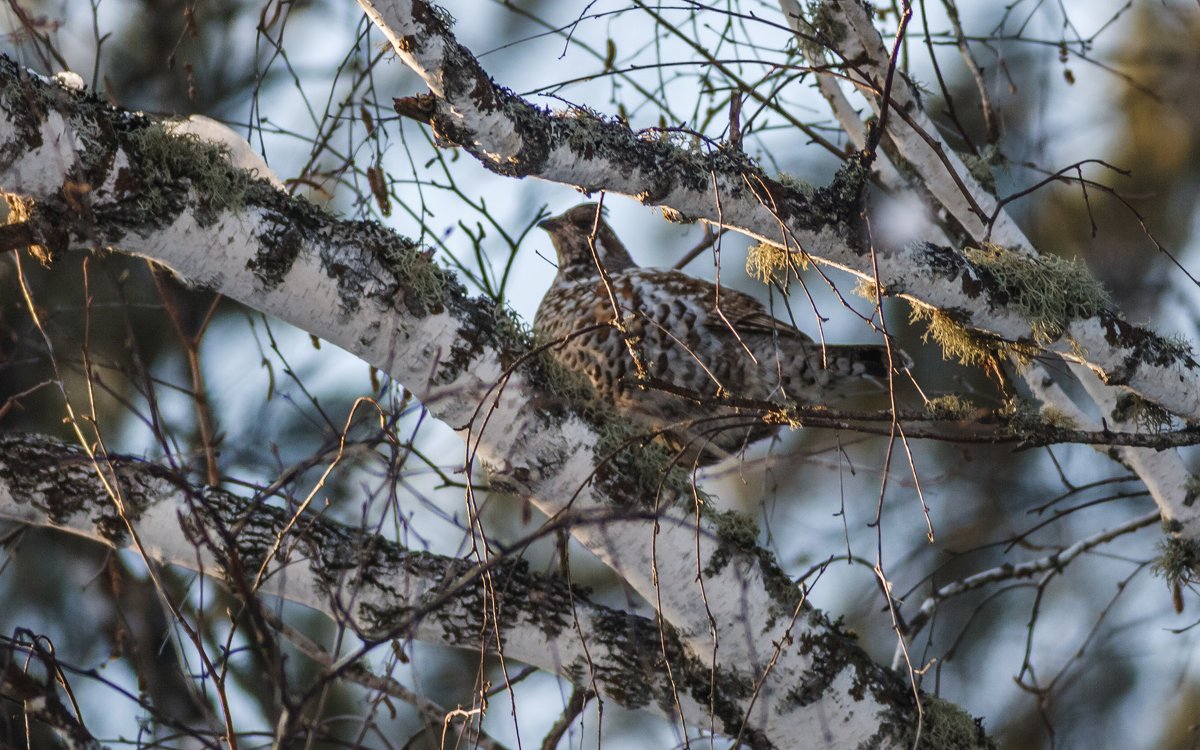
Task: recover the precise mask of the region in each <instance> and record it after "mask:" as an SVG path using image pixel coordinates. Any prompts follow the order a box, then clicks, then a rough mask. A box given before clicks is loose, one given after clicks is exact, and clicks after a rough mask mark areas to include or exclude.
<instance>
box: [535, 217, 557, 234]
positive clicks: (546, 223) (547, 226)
mask: <svg viewBox="0 0 1200 750" xmlns="http://www.w3.org/2000/svg"><path fill="white" fill-rule="evenodd" d="M554 227H555V221H554V219H553V218H549V219H543V220H542V221H539V222H538V229H544V230H546V231H547V232H549V231H550V230H551V229H554Z"/></svg>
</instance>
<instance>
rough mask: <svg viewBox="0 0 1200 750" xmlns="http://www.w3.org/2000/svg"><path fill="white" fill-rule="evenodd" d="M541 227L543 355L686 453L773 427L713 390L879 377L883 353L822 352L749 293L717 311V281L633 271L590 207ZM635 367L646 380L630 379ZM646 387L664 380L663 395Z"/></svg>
mask: <svg viewBox="0 0 1200 750" xmlns="http://www.w3.org/2000/svg"><path fill="white" fill-rule="evenodd" d="M542 226H543V228H544V229H546V230H547V231H548V232H549V233H550V236H551V239H552V241H553V243H554V246H555V250H556V251H557V253H558V259H559V270H558V274H557V276H556V277H555V279H554V283H553V284H552V285H551V287H550V290H549V291H548V292H547V293H546V296H545V297H544V298H543V299H542V303H541V306H540V307H539V308H538V311H537V315H536V317H535V318H534V328H535V330H536V331H538V333H539V335H540V336H541V338H542V339H543V340H544V341H561V342H562V343H561V344H560V345H557V346H555V347H553V348H552V349H551V352H552V354H553V356H554V357H555V358H556V359H557V360H558V361H559V362H560V363H561V364H562V365H563V366H565V367H567V368H569V369H571V370H574V371H577V372H580V373H582V374H584V375H586V376H587V377H588V378H589V379H590V380H591V382H592V385H593V387H594V388H595V391H596V395H597V397H598V398H600V399H601V400H603V401H605V402H608V403H611V404H613V405H614V406H615V407H616V408H617V409H618V410H619V411H621V412H622V413H624V414H626V415H627V416H629V417H630V418H631V419H633V420H634V421H636V422H638V423H640V424H644V425H646V426H648V427H650V428H652V429H655V430H665V432H666V437H667V438H668V439H669V440H670V442H671V443H672V444H673V445H674V446H675V447H676V448H677V449H681V450H683V451H684V452H685V454H686V455H687V456H688V457H690V458H694V457H697V456H699V458H700V460H701V462H702V463H707V462H709V461H710V460H716V459H717V458H720V457H722V456H724V455H726V454H728V453H732V452H736V451H737V450H739V449H740V448H741V447H742V446H743V445H744V444H746V443H747V442H749V441H753V440H757V439H760V438H763V437H766V436H768V435H770V434H772V433H773V432H774V431H775V430H776V429H777V427H776V426H775V425H769V424H766V423H764V422H762V421H761V419H759V417H758V414H757V413H755V412H753V411H749V412H745V411H740V410H739V409H737V408H735V407H733V406H730V405H728V404H726V403H722V402H721V399H720V396H722V395H728V396H733V397H736V398H742V399H754V400H758V401H771V402H774V403H780V404H782V403H786V402H787V401H789V400H791V401H797V402H800V403H810V404H811V403H823V402H826V401H828V400H831V399H834V398H838V397H841V396H843V395H845V392H846V391H852V390H861V384H862V383H861V380H859V379H858V376H873V377H875V378H882V377H885V376H886V372H887V354H886V351H885V350H884V348H883V347H881V346H826V347H825V348H824V352H822V348H821V346H820V345H818V344H816V343H814V342H813V340H812V339H811V338H809V337H808V336H806V335H805V334H804V333H802V332H801V331H799V330H797V329H796V328H794V327H793V326H791V325H790V324H787V323H784V322H782V321H779V320H777V319H776V318H774V317H772V316H771V315H770V314H769V313H768V312H767V311H766V309H765V308H764V307H763V306H762V304H760V303H759V302H758V300H756V299H754V298H753V297H750V296H747V295H745V294H741V293H740V292H736V291H734V290H731V289H729V288H727V287H721V288H720V296H719V305H720V311H719V312H718V308H717V305H718V296H717V291H718V290H717V287H716V285H714V284H712V283H710V282H707V281H702V280H700V279H696V278H693V277H691V276H688V275H686V274H684V273H682V272H680V271H675V270H669V269H656V268H639V267H637V266H636V265H635V264H634V263H633V261H632V259H631V258H630V256H629V254H628V252H627V251H626V250H625V248H624V246H623V245H622V244H621V243H620V240H618V239H617V237H616V234H615V233H614V232H613V231H612V229H611V228H610V227H608V225H607V224H606V223H605V222H604V221H603V219H602V218H599V220H598V217H597V210H596V206H595V205H594V204H583V205H580V206H576V207H575V208H573V209H571V210H570V211H568V212H566V213H565V214H563V215H561V216H558V217H555V218H552V219H549V220H547V221H546V222H543V224H542ZM597 261H599V263H600V265H602V266H603V267H604V269H605V274H604V275H602V274H601V272H600V270H599V268H598V266H597ZM618 313H619V315H618ZM722 313H723V315H724V319H722ZM618 317H620V318H621V319H622V320H623V325H624V329H625V330H624V332H622V331H621V330H620V329H619V327H618V326H617V324H616V323H615V321H616V320H617V319H618ZM726 321H728V322H726ZM735 332H736V333H735ZM747 350H749V351H747ZM823 354H824V356H822V355H823ZM639 360H640V362H641V365H642V368H641V369H642V374H643V375H645V376H648V379H647V378H640V377H639V371H638V370H639V368H638V364H637V362H638V361H639ZM655 383H666V384H669V389H670V392H669V391H668V390H664V388H663V387H655V385H654V384H655ZM676 391H678V392H676ZM685 394H686V395H685Z"/></svg>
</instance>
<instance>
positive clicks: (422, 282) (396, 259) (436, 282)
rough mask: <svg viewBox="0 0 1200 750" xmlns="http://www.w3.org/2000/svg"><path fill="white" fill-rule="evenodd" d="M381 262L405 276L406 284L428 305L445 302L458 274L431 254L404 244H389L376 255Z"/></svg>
mask: <svg viewBox="0 0 1200 750" xmlns="http://www.w3.org/2000/svg"><path fill="white" fill-rule="evenodd" d="M376 257H377V258H378V260H379V262H380V263H381V264H382V265H383V266H384V267H385V268H387V269H388V270H389V271H391V272H392V273H394V274H395V275H396V277H397V278H398V279H401V280H403V282H404V288H405V289H406V290H407V291H408V293H409V294H411V295H413V296H414V297H415V298H416V299H417V300H419V301H420V303H421V305H423V306H424V307H425V308H437V307H440V306H441V305H443V304H445V302H446V299H447V297H448V296H449V293H450V289H451V286H452V285H453V284H454V277H453V276H452V275H451V273H450V272H449V271H447V270H446V269H444V268H442V267H441V266H439V265H438V264H437V263H435V262H434V261H433V259H432V258H431V257H429V255H428V254H426V253H422V252H418V251H416V250H415V249H414V248H412V247H409V246H406V245H402V244H385V245H383V246H381V247H380V248H379V250H378V254H377V256H376Z"/></svg>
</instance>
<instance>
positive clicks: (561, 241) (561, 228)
mask: <svg viewBox="0 0 1200 750" xmlns="http://www.w3.org/2000/svg"><path fill="white" fill-rule="evenodd" d="M538 226H539V227H541V228H542V229H545V230H546V232H547V233H548V234H549V235H550V242H551V243H553V244H554V251H555V252H556V253H558V274H559V276H560V277H565V278H583V277H587V276H595V275H596V274H597V273H598V271H597V270H596V263H597V261H599V263H600V265H602V266H604V269H605V270H606V271H608V272H610V273H612V272H615V271H623V270H625V269H626V268H633V267H634V266H635V264H634V262H633V259H632V258H630V257H629V252H628V251H627V250H626V249H625V246H624V245H622V244H621V241H620V240H619V239H617V234H616V232H614V231H613V230H612V227H610V226H609V225H608V222H606V221H605V220H604V214H603V211H602V209H601V208H600V204H598V203H580V204H579V205H578V206H575V207H574V208H571V209H569V210H567V211H566V212H565V213H562V214H559V215H558V216H551V217H550V218H549V219H546V220H545V221H543V222H541V223H540V224H538Z"/></svg>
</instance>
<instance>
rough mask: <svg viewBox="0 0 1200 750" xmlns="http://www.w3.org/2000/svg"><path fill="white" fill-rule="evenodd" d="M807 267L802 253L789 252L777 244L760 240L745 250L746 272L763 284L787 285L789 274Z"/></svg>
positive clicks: (806, 261)
mask: <svg viewBox="0 0 1200 750" xmlns="http://www.w3.org/2000/svg"><path fill="white" fill-rule="evenodd" d="M807 268H808V258H807V256H805V254H804V253H797V252H790V251H788V250H784V249H783V248H782V247H780V246H779V245H772V244H770V243H766V242H760V243H758V244H757V245H754V246H753V247H751V248H750V249H749V250H747V251H746V274H747V275H748V276H750V277H751V278H755V279H758V280H759V281H761V282H762V283H764V284H779V285H780V286H787V282H788V276H789V274H791V273H792V272H797V273H798V272H799V271H802V270H805V269H807Z"/></svg>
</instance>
